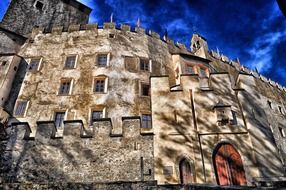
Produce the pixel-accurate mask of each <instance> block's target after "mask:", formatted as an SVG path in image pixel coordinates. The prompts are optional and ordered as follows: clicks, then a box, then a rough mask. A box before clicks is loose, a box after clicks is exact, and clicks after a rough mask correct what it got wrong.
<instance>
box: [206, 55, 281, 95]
mask: <svg viewBox="0 0 286 190" xmlns="http://www.w3.org/2000/svg"><path fill="white" fill-rule="evenodd" d="M210 55H211V56H212V57H213V58H215V59H218V60H220V61H221V62H223V63H224V64H228V65H230V66H232V67H234V68H235V69H236V70H237V71H239V72H241V74H242V73H245V74H248V75H251V76H253V77H254V78H257V79H260V80H262V81H263V82H266V83H269V84H270V85H271V86H273V87H275V88H278V89H279V90H283V91H285V89H286V87H284V86H282V85H280V84H278V83H277V82H275V81H273V80H271V79H270V78H269V79H267V78H266V77H264V76H263V75H261V74H260V73H257V72H256V71H253V70H251V69H249V68H247V67H246V66H244V65H241V64H240V63H239V62H238V61H233V60H231V59H229V58H228V57H227V56H225V55H223V54H219V53H217V52H215V51H213V50H211V51H210ZM285 92H286V91H285Z"/></svg>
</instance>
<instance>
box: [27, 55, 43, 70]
mask: <svg viewBox="0 0 286 190" xmlns="http://www.w3.org/2000/svg"><path fill="white" fill-rule="evenodd" d="M40 63H41V59H40V58H38V59H31V61H30V64H29V67H28V71H30V72H35V71H38V70H39V68H40Z"/></svg>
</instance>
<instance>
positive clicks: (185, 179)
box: [179, 158, 194, 184]
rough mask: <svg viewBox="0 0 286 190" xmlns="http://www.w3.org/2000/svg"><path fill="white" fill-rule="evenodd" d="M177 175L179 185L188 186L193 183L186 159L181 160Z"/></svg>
mask: <svg viewBox="0 0 286 190" xmlns="http://www.w3.org/2000/svg"><path fill="white" fill-rule="evenodd" d="M179 175H180V181H181V184H190V183H193V182H194V181H193V178H194V173H193V171H192V167H191V164H190V163H189V162H188V160H187V159H186V158H183V159H181V161H180V162H179Z"/></svg>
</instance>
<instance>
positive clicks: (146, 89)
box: [141, 83, 150, 96]
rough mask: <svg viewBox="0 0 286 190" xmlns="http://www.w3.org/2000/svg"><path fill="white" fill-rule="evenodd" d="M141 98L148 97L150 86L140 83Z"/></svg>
mask: <svg viewBox="0 0 286 190" xmlns="http://www.w3.org/2000/svg"><path fill="white" fill-rule="evenodd" d="M141 96H150V85H149V84H143V83H141Z"/></svg>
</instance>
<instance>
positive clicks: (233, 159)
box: [214, 144, 246, 185]
mask: <svg viewBox="0 0 286 190" xmlns="http://www.w3.org/2000/svg"><path fill="white" fill-rule="evenodd" d="M214 165H215V170H216V177H217V182H218V184H219V185H246V178H245V172H244V169H243V164H242V160H241V157H240V155H239V153H238V151H237V150H236V149H235V148H234V147H233V146H232V145H231V144H221V145H219V146H218V147H217V149H216V150H215V152H214Z"/></svg>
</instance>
